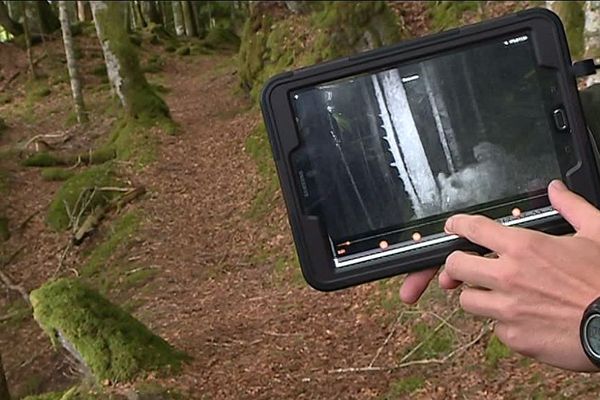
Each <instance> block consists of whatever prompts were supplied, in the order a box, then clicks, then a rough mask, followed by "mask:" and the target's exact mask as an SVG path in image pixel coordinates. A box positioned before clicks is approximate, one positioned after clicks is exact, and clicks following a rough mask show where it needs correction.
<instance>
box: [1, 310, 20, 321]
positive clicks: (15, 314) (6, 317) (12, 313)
mask: <svg viewBox="0 0 600 400" xmlns="http://www.w3.org/2000/svg"><path fill="white" fill-rule="evenodd" d="M17 315H19V312H18V311H13V312H11V313H8V314H6V315H0V322H4V321H8V320H9V319H12V318H13V317H16V316H17Z"/></svg>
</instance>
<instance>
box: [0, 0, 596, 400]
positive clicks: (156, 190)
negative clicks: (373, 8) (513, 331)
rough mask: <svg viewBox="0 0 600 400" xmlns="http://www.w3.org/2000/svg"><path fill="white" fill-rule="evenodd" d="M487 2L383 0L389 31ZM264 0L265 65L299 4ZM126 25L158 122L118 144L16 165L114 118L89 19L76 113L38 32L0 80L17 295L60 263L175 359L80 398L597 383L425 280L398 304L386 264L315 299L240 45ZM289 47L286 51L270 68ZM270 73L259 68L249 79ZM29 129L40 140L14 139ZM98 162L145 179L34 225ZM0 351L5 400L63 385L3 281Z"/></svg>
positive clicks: (411, 394)
mask: <svg viewBox="0 0 600 400" xmlns="http://www.w3.org/2000/svg"><path fill="white" fill-rule="evenodd" d="M478 3H480V2H478ZM487 3H488V4H486V5H484V6H483V7H482V6H481V5H479V6H478V7H465V8H464V9H463V8H458V9H448V10H446V11H445V12H446V14H441V13H440V12H439V10H438V13H437V14H436V12H435V10H434V11H431V10H430V9H429V7H430V6H429V5H428V4H425V3H419V2H395V3H392V4H391V5H390V7H391V9H392V10H393V12H394V13H395V14H396V15H397V16H399V17H401V18H402V21H403V24H404V29H405V30H404V32H403V35H404V36H403V37H404V38H406V37H413V36H420V35H424V34H426V33H428V32H430V31H437V30H441V29H445V28H448V27H450V26H453V25H457V24H464V23H468V22H475V21H478V20H480V19H482V18H489V17H493V16H497V15H501V14H504V13H507V12H511V11H513V10H516V9H521V8H523V7H525V6H530V5H531V4H528V3H525V4H524V3H523V2H497V3H496V2H487ZM269 7H271V8H269ZM269 7H265V8H264V9H263V16H264V15H266V14H268V15H272V16H279V17H277V18H280V19H279V20H277V21H279V22H273V21H271V22H270V23H271V24H277V23H279V24H284V26H285V29H286V30H288V32H292V36H293V37H290V38H288V39H285V38H284V39H282V41H281V42H280V43H284V44H287V45H289V47H285V46H283V45H282V46H281V48H280V49H279V51H281V52H282V54H280V55H278V56H277V57H279V58H277V59H280V57H283V56H284V55H285V52H286V51H297V49H295V48H294V47H293V46H295V45H296V44H297V43H296V42H295V41H296V40H298V38H301V40H306V43H311V41H312V40H314V37H315V35H316V34H315V33H314V32H312V31H311V29H310V26H309V24H308V23H307V20H308V19H309V18H315V17H314V16H310V15H296V14H294V15H289V16H286V17H285V18H283V19H281V16H282V15H285V10H284V8H283V7H280V6H278V5H272V6H269ZM273 18H275V17H273ZM255 21H256V20H254V22H255ZM270 27H271V28H270V29H273V25H270ZM248 29H250V28H248V26H246V30H248ZM257 29H259V30H260V29H263V28H261V27H257ZM248 32H249V33H247V35H249V37H258V36H259V35H260V32H259V33H258V34H257V33H256V32H253V31H251V30H250V31H248ZM284 36H285V35H284ZM138 39H139V46H137V47H136V49H137V51H138V52H139V56H140V59H141V65H142V67H143V70H144V71H145V74H146V77H147V79H148V80H149V82H150V84H151V85H152V87H153V88H154V89H155V90H156V91H157V92H158V93H159V94H160V95H161V96H162V98H163V99H164V100H165V101H166V103H167V105H168V107H169V109H170V115H171V117H172V119H173V121H174V122H175V126H169V127H165V126H163V125H161V124H157V125H152V126H150V127H147V128H145V129H144V130H143V132H142V133H141V136H140V133H139V132H137V133H136V135H137V136H133V137H134V138H135V140H132V142H131V143H129V146H131V151H132V153H134V156H132V157H118V158H117V159H115V160H109V161H107V162H98V163H96V165H86V164H92V163H91V162H90V163H86V162H84V161H81V160H79V161H77V160H76V161H75V162H72V163H68V164H67V165H64V166H58V167H57V166H56V165H54V164H53V163H51V162H48V163H46V164H45V163H44V162H37V163H33V162H31V158H32V156H38V157H39V155H40V154H47V153H48V152H50V153H51V154H54V155H72V154H83V155H85V154H88V155H89V154H90V151H92V150H90V149H98V148H101V146H102V145H103V144H104V143H106V142H107V141H108V140H109V138H110V136H111V133H114V132H115V130H117V129H122V128H123V127H120V126H119V115H120V110H119V108H118V106H116V105H115V101H114V97H113V95H112V93H111V89H110V85H109V83H108V80H107V77H106V68H105V65H104V61H103V57H102V50H101V48H100V44H99V42H98V39H97V37H96V35H95V31H94V29H93V27H92V26H91V25H90V26H87V28H86V27H84V29H83V31H82V33H81V34H80V35H78V36H77V37H76V43H77V47H78V49H79V55H78V60H79V63H80V69H81V75H82V77H83V82H84V94H85V98H86V105H87V109H88V110H89V118H90V121H89V122H88V123H87V124H84V125H80V124H78V123H77V120H76V117H75V115H74V113H73V111H72V106H71V104H72V101H71V97H70V96H71V93H70V88H69V79H68V75H67V71H66V68H65V64H64V63H65V60H64V49H63V47H62V46H63V45H62V41H61V40H60V38H59V37H58V36H56V37H54V36H52V37H49V38H47V40H46V41H45V42H44V43H40V44H37V45H35V46H33V59H34V60H38V59H39V61H38V62H37V63H36V68H37V70H38V78H37V79H36V80H29V79H28V78H27V75H26V73H25V72H21V73H20V74H19V75H18V76H17V77H16V78H15V80H14V82H12V83H11V84H10V85H9V86H8V87H7V88H6V89H5V90H1V91H0V116H1V117H2V119H3V120H4V122H5V124H6V127H5V128H4V129H2V131H0V166H1V168H2V169H1V170H0V172H1V175H0V193H1V196H2V197H3V199H4V201H5V203H6V217H7V218H8V221H9V227H10V238H8V239H7V240H6V241H5V242H3V243H2V244H1V245H0V269H1V270H2V271H3V272H4V273H5V274H6V275H7V276H10V278H11V280H12V281H13V282H16V283H18V285H19V286H20V287H22V288H23V289H25V290H26V291H27V292H29V291H31V290H33V289H35V288H37V287H39V286H41V285H43V284H44V283H45V282H47V281H49V280H51V279H54V278H57V277H78V278H79V279H82V280H83V281H85V282H86V284H88V285H90V286H92V287H94V288H95V289H96V290H98V291H99V292H100V293H102V294H103V295H105V296H107V297H108V298H109V299H110V300H111V301H113V302H114V303H116V304H118V305H120V306H121V307H122V308H123V309H125V310H126V311H128V312H130V313H131V314H132V315H133V316H135V317H136V318H137V319H139V320H140V321H141V322H143V323H144V324H146V325H147V326H148V327H149V328H150V329H151V330H152V331H153V332H154V333H156V334H158V335H160V336H161V337H162V338H164V339H166V340H167V341H168V342H169V343H170V344H172V345H173V346H174V347H175V348H177V349H179V350H181V351H183V352H185V353H186V354H187V355H189V357H190V358H189V359H188V360H187V361H186V362H185V363H184V364H183V366H182V369H181V370H180V371H177V372H175V373H172V374H166V373H160V372H159V373H150V374H146V375H145V376H141V377H137V378H136V379H134V380H131V381H124V382H116V381H112V380H110V379H103V380H100V381H99V382H96V383H95V384H94V383H92V384H90V385H91V386H90V387H91V388H92V389H91V391H92V392H94V393H96V394H97V396H99V397H96V398H109V397H110V396H125V397H114V398H138V397H131V396H132V394H131V393H134V392H137V393H145V394H143V395H139V398H144V399H168V398H174V399H188V398H189V399H225V398H226V399H334V398H335V399H382V400H383V399H402V398H411V399H412V398H414V399H446V398H458V399H473V398H485V399H511V398H533V399H547V398H553V399H563V398H564V399H567V398H582V399H586V398H589V399H593V398H597V397H598V395H597V394H596V392H597V390H598V389H599V385H600V383H598V381H597V379H596V378H594V377H592V376H590V375H587V374H573V373H566V372H562V371H559V370H556V369H553V368H549V367H546V366H543V365H541V364H538V363H535V362H531V361H529V360H528V359H526V358H524V357H521V356H519V355H516V354H513V353H511V352H510V351H509V350H508V349H507V348H506V347H505V346H504V345H502V344H501V343H500V342H499V341H498V340H497V339H496V338H495V337H494V336H493V335H492V334H491V333H490V328H491V327H490V326H489V324H488V321H483V320H479V319H475V318H472V317H469V316H467V315H465V314H464V313H463V312H462V311H461V310H460V309H459V306H458V301H457V293H445V292H443V291H441V290H440V289H438V288H436V287H434V286H435V285H434V286H432V287H431V288H430V289H429V291H428V292H427V293H426V295H425V297H424V299H423V300H422V301H420V302H419V303H418V304H417V305H416V306H410V307H409V306H405V305H403V304H401V302H400V301H399V298H398V289H399V284H400V282H401V280H402V277H398V278H393V279H388V280H384V281H380V282H375V283H371V284H368V285H363V286H360V287H356V288H352V289H348V290H343V291H340V292H335V293H320V292H316V291H315V290H313V289H310V288H309V287H308V286H307V284H306V283H305V282H304V280H303V279H302V277H301V274H300V271H299V267H298V265H297V260H296V258H295V255H294V249H293V242H292V239H291V235H290V232H289V227H288V224H287V218H286V214H285V208H284V205H283V201H282V198H281V194H280V192H279V189H278V183H277V181H276V177H275V175H274V167H273V165H272V163H271V160H270V149H269V146H268V142H267V139H266V136H265V133H264V128H263V127H262V121H261V117H260V111H259V108H258V106H257V104H256V101H255V99H256V94H257V90H258V89H256V87H251V88H249V87H248V86H247V85H246V86H244V85H242V84H241V83H240V82H241V81H244V80H246V83H248V82H249V81H252V83H253V84H254V83H255V81H254V79H258V78H256V76H257V73H256V72H253V73H249V72H248V68H244V66H243V62H242V61H240V57H241V56H240V53H243V52H244V51H245V52H248V51H250V50H249V47H250V45H249V44H248V43H244V40H245V39H248V37H244V36H242V44H241V50H240V52H238V49H237V48H236V47H230V46H227V47H228V48H219V47H217V48H207V47H206V46H203V44H202V42H201V41H200V40H199V39H195V38H189V39H186V38H178V39H177V41H171V40H165V39H163V38H156V36H154V35H152V34H149V33H147V32H145V33H141V34H139V35H138ZM269 51H271V50H269ZM309 59H310V57H307V58H306V59H302V58H301V57H300V58H299V57H297V58H296V59H295V60H300V61H294V62H292V63H288V64H289V65H286V66H285V67H286V68H289V67H292V66H297V65H296V63H297V62H303V61H307V60H309ZM0 67H1V71H2V74H3V76H4V77H11V76H13V75H14V74H15V73H16V72H17V71H25V70H26V69H27V56H26V53H25V51H24V50H23V49H22V48H21V47H19V46H18V45H16V44H13V43H3V44H0ZM280 67H281V66H279V65H277V63H272V64H271V67H270V68H271V69H267V71H264V70H261V72H260V73H258V75H260V74H261V73H264V74H265V75H268V74H270V73H272V72H275V69H277V68H280ZM2 85H3V83H2V82H1V81H0V87H2ZM40 135H42V136H44V140H43V141H40V140H33V141H32V140H31V139H32V138H35V137H36V136H40ZM89 157H90V158H91V156H89ZM80 158H83V159H84V160H85V156H84V157H80ZM27 160H29V162H28V161H27ZM32 164H36V166H32ZM109 170H110V171H111V172H110V173H109V175H110V179H108V180H107V181H106V182H104V181H102V182H103V183H102V186H106V187H114V186H116V187H127V188H130V187H135V188H142V187H143V188H144V189H145V193H144V194H143V195H141V196H140V197H137V198H136V199H134V200H133V201H131V202H127V203H126V204H122V205H120V206H119V207H117V208H115V209H114V210H112V211H111V212H110V213H109V214H108V215H106V217H105V218H104V219H103V221H102V222H101V223H100V224H99V226H98V228H97V229H96V230H95V231H94V232H93V233H92V234H91V235H89V236H87V237H86V239H85V240H84V241H83V242H82V243H81V244H80V245H73V244H72V235H73V232H71V231H69V230H58V231H57V230H56V229H52V227H51V226H49V223H48V222H49V221H52V218H53V216H52V210H53V205H52V204H53V202H56V201H57V200H56V199H57V198H59V197H57V196H58V195H59V194H60V193H61V188H63V189H64V187H65V185H66V183H65V182H71V183H72V180H71V179H69V178H72V177H73V176H76V174H77V176H80V174H82V173H87V174H94V175H96V176H97V175H100V176H104V175H103V174H108V172H107V171H109ZM84 185H85V184H84ZM75 188H76V189H77V187H75ZM73 190H75V189H73ZM79 190H81V188H79ZM59 199H60V198H59ZM59 201H60V200H59ZM0 287H1V286H0ZM0 349H1V352H2V361H3V364H4V369H5V370H6V375H7V379H8V383H9V387H10V388H11V392H12V395H13V397H14V398H15V399H20V398H25V397H26V396H29V395H36V394H41V393H46V392H60V391H65V390H67V389H69V388H70V387H73V386H75V385H79V384H81V382H82V374H81V372H80V371H79V370H78V369H77V368H76V364H77V363H76V361H75V360H73V357H72V356H71V355H69V354H68V353H67V352H65V351H64V350H62V349H61V348H60V346H53V345H52V343H51V341H50V339H49V337H48V335H47V334H46V333H45V332H44V331H43V330H42V329H41V328H40V327H39V325H38V324H37V323H36V321H35V320H34V319H33V318H32V315H31V311H30V309H29V307H28V306H27V304H26V303H25V301H24V300H23V299H22V296H21V294H20V293H19V291H18V290H10V289H5V288H4V287H2V291H0ZM144 396H145V397H144ZM56 398H61V397H56Z"/></svg>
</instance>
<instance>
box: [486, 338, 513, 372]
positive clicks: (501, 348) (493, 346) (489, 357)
mask: <svg viewBox="0 0 600 400" xmlns="http://www.w3.org/2000/svg"><path fill="white" fill-rule="evenodd" d="M510 354H511V352H510V349H509V348H508V347H507V346H506V345H505V344H504V343H502V342H501V341H500V339H498V337H497V336H496V335H492V336H490V340H489V341H488V344H487V346H486V348H485V361H486V363H487V364H488V365H489V366H490V367H492V368H496V367H497V366H498V362H499V361H500V360H502V359H504V358H507V357H510Z"/></svg>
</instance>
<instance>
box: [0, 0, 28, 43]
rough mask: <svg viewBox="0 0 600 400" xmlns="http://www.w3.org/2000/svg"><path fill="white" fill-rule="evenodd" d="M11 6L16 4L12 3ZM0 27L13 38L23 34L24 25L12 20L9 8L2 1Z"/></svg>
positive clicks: (0, 2)
mask: <svg viewBox="0 0 600 400" xmlns="http://www.w3.org/2000/svg"><path fill="white" fill-rule="evenodd" d="M11 6H14V4H12V3H11ZM0 25H2V27H3V28H4V29H5V30H6V31H7V32H8V33H10V34H11V35H13V36H19V35H21V34H23V25H21V24H20V23H18V22H17V21H15V20H13V19H12V18H11V16H10V13H9V12H8V7H7V6H6V4H4V3H3V2H2V1H0Z"/></svg>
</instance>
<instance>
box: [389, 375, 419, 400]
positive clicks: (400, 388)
mask: <svg viewBox="0 0 600 400" xmlns="http://www.w3.org/2000/svg"><path fill="white" fill-rule="evenodd" d="M424 385H425V379H423V378H421V377H419V376H408V377H406V378H402V379H398V380H397V381H394V382H392V384H391V385H390V387H389V389H388V392H387V393H386V394H385V395H383V396H382V397H381V400H396V399H400V398H404V396H407V395H410V394H411V393H413V392H415V391H417V390H418V389H421V388H422V387H423V386H424Z"/></svg>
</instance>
